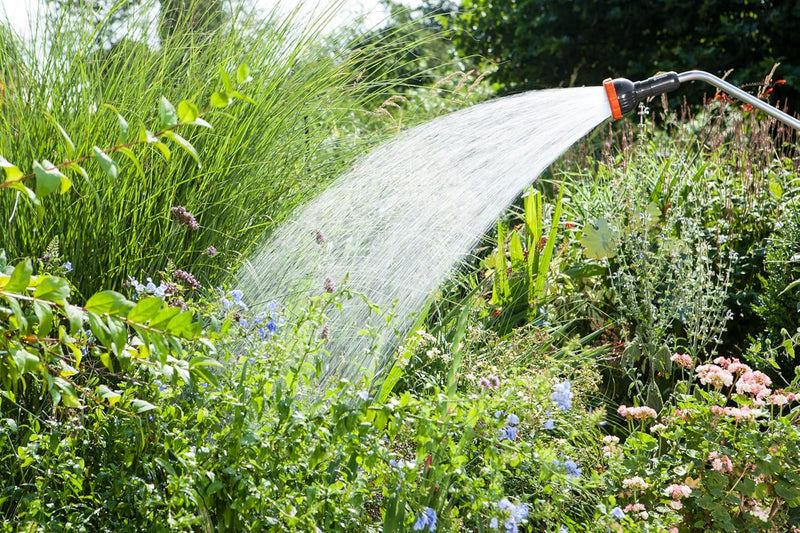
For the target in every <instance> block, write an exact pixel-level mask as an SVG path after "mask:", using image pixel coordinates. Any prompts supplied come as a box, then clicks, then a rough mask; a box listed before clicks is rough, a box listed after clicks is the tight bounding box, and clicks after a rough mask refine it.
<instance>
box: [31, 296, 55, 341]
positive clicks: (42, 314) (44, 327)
mask: <svg viewBox="0 0 800 533" xmlns="http://www.w3.org/2000/svg"><path fill="white" fill-rule="evenodd" d="M33 312H34V313H36V318H37V320H38V321H39V330H38V335H39V337H40V338H46V337H49V336H50V332H51V331H52V330H53V310H52V309H50V306H49V305H47V304H46V303H44V302H33Z"/></svg>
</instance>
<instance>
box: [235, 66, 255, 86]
mask: <svg viewBox="0 0 800 533" xmlns="http://www.w3.org/2000/svg"><path fill="white" fill-rule="evenodd" d="M252 79H253V78H252V77H250V67H248V66H247V65H246V64H245V63H242V64H241V65H239V68H237V69H236V83H239V84H242V83H247V82H248V81H250V80H252Z"/></svg>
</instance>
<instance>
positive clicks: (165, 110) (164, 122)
mask: <svg viewBox="0 0 800 533" xmlns="http://www.w3.org/2000/svg"><path fill="white" fill-rule="evenodd" d="M158 118H159V120H160V121H161V127H162V128H163V129H166V128H172V127H174V126H176V125H177V124H178V114H177V113H176V112H175V106H173V105H172V103H171V102H170V101H169V100H167V99H166V98H165V97H164V96H162V97H161V100H160V101H159V102H158Z"/></svg>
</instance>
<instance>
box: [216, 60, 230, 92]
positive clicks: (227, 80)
mask: <svg viewBox="0 0 800 533" xmlns="http://www.w3.org/2000/svg"><path fill="white" fill-rule="evenodd" d="M219 76H220V78H221V79H222V85H224V86H225V91H226V92H232V91H233V84H232V83H231V78H230V77H229V76H228V73H227V72H225V69H224V68H222V67H221V66H220V67H219Z"/></svg>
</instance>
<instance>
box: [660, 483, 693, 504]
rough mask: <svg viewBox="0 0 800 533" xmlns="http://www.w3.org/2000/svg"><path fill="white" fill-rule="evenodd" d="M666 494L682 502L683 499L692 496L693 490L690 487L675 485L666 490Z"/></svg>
mask: <svg viewBox="0 0 800 533" xmlns="http://www.w3.org/2000/svg"><path fill="white" fill-rule="evenodd" d="M664 494H666V495H667V496H669V497H670V498H672V499H673V500H680V499H681V498H688V497H689V495H690V494H692V488H691V487H690V486H689V485H678V484H677V483H673V484H672V485H670V486H669V487H667V488H666V489H665V490H664Z"/></svg>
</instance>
